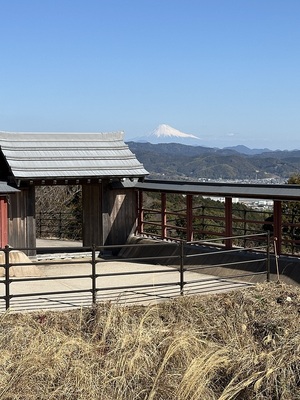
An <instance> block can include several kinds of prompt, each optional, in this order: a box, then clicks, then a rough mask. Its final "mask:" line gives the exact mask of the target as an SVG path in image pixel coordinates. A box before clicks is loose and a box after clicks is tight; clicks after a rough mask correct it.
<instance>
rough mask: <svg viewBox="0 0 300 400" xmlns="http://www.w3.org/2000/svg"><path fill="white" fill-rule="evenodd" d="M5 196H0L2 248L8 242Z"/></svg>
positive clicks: (0, 239) (0, 240) (0, 242)
mask: <svg viewBox="0 0 300 400" xmlns="http://www.w3.org/2000/svg"><path fill="white" fill-rule="evenodd" d="M7 211H8V210H7V198H6V196H1V197H0V247H1V248H3V247H5V246H6V245H7V244H8V212H7Z"/></svg>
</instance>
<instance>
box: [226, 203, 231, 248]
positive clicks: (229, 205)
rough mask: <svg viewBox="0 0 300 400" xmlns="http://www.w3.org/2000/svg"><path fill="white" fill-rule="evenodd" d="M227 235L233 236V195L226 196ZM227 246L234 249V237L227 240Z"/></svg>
mask: <svg viewBox="0 0 300 400" xmlns="http://www.w3.org/2000/svg"><path fill="white" fill-rule="evenodd" d="M225 236H227V237H228V238H230V237H232V197H225ZM225 248H226V249H227V250H229V249H232V239H226V240H225Z"/></svg>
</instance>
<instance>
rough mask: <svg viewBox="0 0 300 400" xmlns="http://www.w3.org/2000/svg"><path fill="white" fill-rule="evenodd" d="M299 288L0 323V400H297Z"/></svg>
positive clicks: (102, 307)
mask: <svg viewBox="0 0 300 400" xmlns="http://www.w3.org/2000/svg"><path fill="white" fill-rule="evenodd" d="M299 317H300V289H299V288H296V287H292V286H287V285H283V284H262V285H257V286H255V287H253V288H251V289H245V290H241V291H235V292H231V293H226V294H218V295H210V296H190V297H189V296H187V297H184V298H181V299H178V300H173V301H168V302H165V303H160V304H158V305H155V306H149V307H143V306H131V307H124V306H123V307H121V306H118V305H114V304H111V303H106V304H99V305H98V306H97V307H96V308H95V309H82V310H73V311H68V312H36V313H26V314H25V313H23V314H10V313H6V314H2V315H1V316H0V352H1V357H0V371H1V374H0V399H6V400H8V399H9V400H17V399H18V400H21V399H26V400H31V399H32V400H33V399H35V400H36V399H40V400H43V399H45V400H46V399H47V400H49V399H50V400H52V399H53V400H54V399H55V400H60V399H61V400H68V399H72V400H74V399H88V400H93V399H95V400H96V399H97V400H101V399H103V400H121V399H122V400H125V399H126V400H129V399H130V400H146V399H147V400H169V399H170V400H171V399H172V400H174V399H177V400H196V399H197V400H198V399H201V400H202V399H203V400H206V399H207V400H211V399H219V400H230V399H244V400H247V399H272V400H276V399H280V400H290V399H299V398H300V364H299V359H300V330H299V321H300V318H299Z"/></svg>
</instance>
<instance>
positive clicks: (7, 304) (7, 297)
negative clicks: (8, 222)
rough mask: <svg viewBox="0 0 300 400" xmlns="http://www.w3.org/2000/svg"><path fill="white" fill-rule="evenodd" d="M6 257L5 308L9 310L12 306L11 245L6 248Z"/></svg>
mask: <svg viewBox="0 0 300 400" xmlns="http://www.w3.org/2000/svg"><path fill="white" fill-rule="evenodd" d="M4 258H5V266H4V269H5V280H4V285H5V309H6V310H8V309H9V307H10V277H9V268H10V263H9V246H8V245H6V246H5V248H4Z"/></svg>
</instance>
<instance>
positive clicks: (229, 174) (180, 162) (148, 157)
mask: <svg viewBox="0 0 300 400" xmlns="http://www.w3.org/2000/svg"><path fill="white" fill-rule="evenodd" d="M128 146H129V148H130V149H131V151H132V152H133V153H134V154H135V155H136V156H137V158H138V160H139V161H140V162H142V163H143V164H144V167H145V168H146V170H147V171H148V172H149V173H150V177H151V178H154V177H156V178H159V179H193V180H201V179H212V180H218V179H230V180H235V179H243V180H255V179H269V180H271V179H278V178H281V179H285V180H286V179H288V178H289V177H290V176H291V175H294V174H298V173H300V150H293V151H287V150H284V151H280V150H276V151H271V150H269V149H255V150H253V152H254V153H253V154H251V149H248V148H245V147H244V146H236V147H234V148H224V149H217V148H210V147H203V146H189V145H183V144H180V143H160V144H152V143H141V142H140V143H139V142H133V141H130V142H128ZM236 149H237V150H239V151H237V150H236ZM247 153H248V154H247Z"/></svg>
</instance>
